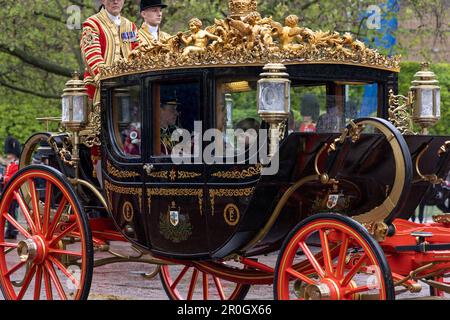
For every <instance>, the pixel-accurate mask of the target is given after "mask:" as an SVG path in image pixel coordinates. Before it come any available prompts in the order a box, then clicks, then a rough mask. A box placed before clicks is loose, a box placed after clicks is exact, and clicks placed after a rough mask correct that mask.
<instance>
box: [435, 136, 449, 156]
mask: <svg viewBox="0 0 450 320" xmlns="http://www.w3.org/2000/svg"><path fill="white" fill-rule="evenodd" d="M449 150H450V140H449V141H445V143H444V144H443V145H442V146H441V147H440V148H439V151H438V156H439V157H442V155H443V154H446V153H447V152H448V151H449Z"/></svg>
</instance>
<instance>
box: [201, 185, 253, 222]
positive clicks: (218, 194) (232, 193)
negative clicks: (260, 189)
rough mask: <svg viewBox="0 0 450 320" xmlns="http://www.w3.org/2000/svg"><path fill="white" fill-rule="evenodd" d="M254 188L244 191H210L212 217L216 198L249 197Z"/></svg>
mask: <svg viewBox="0 0 450 320" xmlns="http://www.w3.org/2000/svg"><path fill="white" fill-rule="evenodd" d="M254 191H255V188H254V187H252V188H245V189H210V190H209V198H210V201H211V213H212V215H214V205H215V198H216V197H250V196H251V195H253V192H254Z"/></svg>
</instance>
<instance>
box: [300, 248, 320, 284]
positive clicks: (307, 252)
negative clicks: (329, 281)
mask: <svg viewBox="0 0 450 320" xmlns="http://www.w3.org/2000/svg"><path fill="white" fill-rule="evenodd" d="M299 246H300V248H301V249H302V250H303V253H304V254H305V256H306V258H308V260H309V262H310V263H311V265H312V266H313V268H314V270H316V272H317V274H318V275H319V277H320V278H324V277H325V273H324V271H323V269H322V267H321V266H320V264H319V262H317V260H316V258H315V257H314V255H313V254H312V252H311V250H310V249H309V248H308V246H307V245H306V243H304V242H303V241H302V242H300V243H299Z"/></svg>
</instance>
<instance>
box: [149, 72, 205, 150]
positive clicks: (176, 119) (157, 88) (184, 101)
mask: <svg viewBox="0 0 450 320" xmlns="http://www.w3.org/2000/svg"><path fill="white" fill-rule="evenodd" d="M153 102H154V106H158V107H157V108H153V119H154V121H153V123H155V124H158V125H157V126H155V127H154V129H155V131H154V139H153V146H154V150H153V155H155V156H161V157H166V156H170V155H171V153H172V149H173V147H174V146H175V144H176V143H177V142H174V141H172V134H173V132H174V131H176V130H177V129H183V130H184V131H185V132H186V133H189V135H192V134H193V133H194V124H195V121H200V120H201V116H200V81H198V80H192V81H189V80H187V81H186V80H183V81H171V82H162V83H155V84H154V85H153ZM181 142H183V140H182V139H181ZM191 146H192V147H193V142H192V143H191Z"/></svg>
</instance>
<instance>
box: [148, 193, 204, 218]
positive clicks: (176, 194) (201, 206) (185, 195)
mask: <svg viewBox="0 0 450 320" xmlns="http://www.w3.org/2000/svg"><path fill="white" fill-rule="evenodd" d="M147 196H148V205H149V208H150V207H151V198H152V196H178V197H193V196H195V197H197V198H198V206H199V209H200V215H203V189H179V188H173V189H162V188H151V189H148V190H147Z"/></svg>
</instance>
